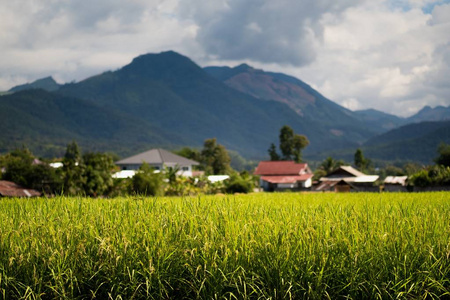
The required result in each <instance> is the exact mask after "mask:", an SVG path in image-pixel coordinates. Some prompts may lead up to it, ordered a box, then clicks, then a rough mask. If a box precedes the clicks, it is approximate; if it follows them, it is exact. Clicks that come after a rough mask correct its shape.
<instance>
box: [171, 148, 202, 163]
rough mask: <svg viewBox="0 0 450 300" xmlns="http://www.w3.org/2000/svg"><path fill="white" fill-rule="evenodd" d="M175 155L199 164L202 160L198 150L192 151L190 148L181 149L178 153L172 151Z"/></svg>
mask: <svg viewBox="0 0 450 300" xmlns="http://www.w3.org/2000/svg"><path fill="white" fill-rule="evenodd" d="M174 153H175V154H177V155H180V156H183V157H186V158H189V159H192V160H193V161H197V162H200V161H201V160H202V155H201V153H200V151H199V150H197V149H192V148H190V147H183V148H181V149H180V150H178V151H174Z"/></svg>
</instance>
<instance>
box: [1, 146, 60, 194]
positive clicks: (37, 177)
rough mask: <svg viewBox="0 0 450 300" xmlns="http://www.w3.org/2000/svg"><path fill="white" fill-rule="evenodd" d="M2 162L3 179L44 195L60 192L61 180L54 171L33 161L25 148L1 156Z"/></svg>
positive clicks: (43, 164) (31, 155)
mask: <svg viewBox="0 0 450 300" xmlns="http://www.w3.org/2000/svg"><path fill="white" fill-rule="evenodd" d="M2 161H3V164H4V166H5V173H4V174H3V179H5V180H9V181H12V182H15V183H17V184H19V185H21V186H23V187H26V188H32V189H35V190H38V191H41V192H44V193H45V194H53V193H59V192H60V190H61V180H60V178H59V176H58V175H57V174H56V171H55V169H53V168H52V167H50V166H49V165H47V164H45V163H42V162H40V161H37V160H35V158H34V156H33V154H32V153H31V152H30V151H29V150H28V149H27V148H23V149H17V150H14V151H12V152H11V153H9V154H7V155H5V156H3V158H2Z"/></svg>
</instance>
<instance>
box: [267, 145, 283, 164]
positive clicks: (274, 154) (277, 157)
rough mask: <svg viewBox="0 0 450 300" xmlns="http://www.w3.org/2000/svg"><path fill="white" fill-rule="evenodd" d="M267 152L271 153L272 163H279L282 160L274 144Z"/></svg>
mask: <svg viewBox="0 0 450 300" xmlns="http://www.w3.org/2000/svg"><path fill="white" fill-rule="evenodd" d="M267 152H268V153H269V156H270V160H271V161H278V160H280V159H281V158H280V155H279V154H278V153H277V147H276V146H275V144H274V143H272V144H270V147H269V149H268V150H267Z"/></svg>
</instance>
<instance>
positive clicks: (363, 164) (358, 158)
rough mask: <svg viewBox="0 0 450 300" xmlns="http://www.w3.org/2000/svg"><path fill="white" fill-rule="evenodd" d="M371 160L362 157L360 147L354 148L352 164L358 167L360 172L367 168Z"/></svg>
mask: <svg viewBox="0 0 450 300" xmlns="http://www.w3.org/2000/svg"><path fill="white" fill-rule="evenodd" d="M371 163H372V161H371V160H370V159H367V158H365V157H364V154H363V153H362V150H361V149H359V148H358V149H356V152H355V156H354V164H355V166H356V168H358V169H359V170H360V171H361V172H364V171H366V170H368V169H369V167H370V165H371Z"/></svg>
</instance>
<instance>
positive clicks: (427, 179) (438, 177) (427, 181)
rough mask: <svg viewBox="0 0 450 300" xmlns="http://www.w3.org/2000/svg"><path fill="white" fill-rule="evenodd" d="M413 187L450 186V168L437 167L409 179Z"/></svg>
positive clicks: (420, 172)
mask: <svg viewBox="0 0 450 300" xmlns="http://www.w3.org/2000/svg"><path fill="white" fill-rule="evenodd" d="M409 181H410V183H411V184H412V185H414V186H418V187H428V186H448V185H450V167H445V166H442V165H436V166H431V167H428V168H427V169H424V170H421V171H419V172H417V173H416V174H414V175H412V176H411V177H410V178H409Z"/></svg>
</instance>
